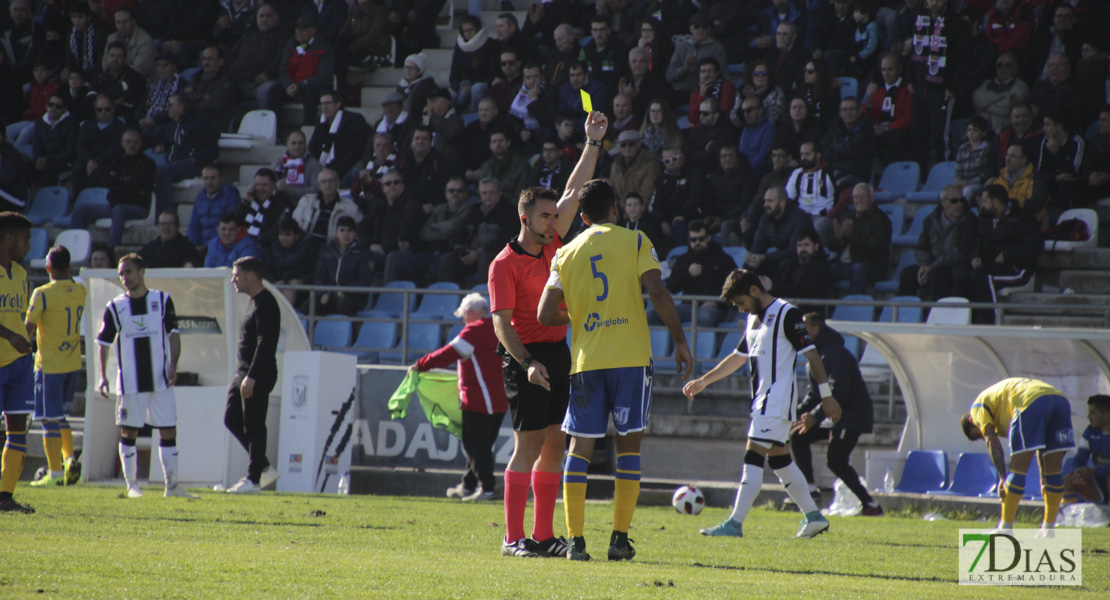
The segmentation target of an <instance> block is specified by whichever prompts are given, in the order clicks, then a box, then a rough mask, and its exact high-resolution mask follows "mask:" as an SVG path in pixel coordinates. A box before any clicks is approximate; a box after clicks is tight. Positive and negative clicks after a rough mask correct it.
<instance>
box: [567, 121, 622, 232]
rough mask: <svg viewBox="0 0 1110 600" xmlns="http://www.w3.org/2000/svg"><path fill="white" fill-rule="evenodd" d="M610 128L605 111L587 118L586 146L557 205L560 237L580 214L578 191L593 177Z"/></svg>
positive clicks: (568, 229)
mask: <svg viewBox="0 0 1110 600" xmlns="http://www.w3.org/2000/svg"><path fill="white" fill-rule="evenodd" d="M608 128H609V119H608V117H606V116H605V115H604V114H603V113H600V112H597V111H594V112H592V113H590V116H589V117H587V118H586V147H585V148H583V149H582V156H580V157H579V158H578V164H576V165H575V166H574V170H573V171H571V172H570V177H569V178H568V179H567V187H566V189H565V190H564V191H563V197H562V198H560V199H559V202H558V204H556V205H555V206H556V208H558V210H559V221H558V223H557V224H556V226H555V229H556V231H558V233H559V238H565V237H566V236H567V234H568V233H569V232H570V226H571V223H573V222H574V215H576V214H578V192H580V191H581V190H582V185H583V184H585V183H586V182H587V181H589V180H591V179H593V176H594V167H596V166H597V155H598V153H600V152H601V139H602V138H604V137H605V131H606V130H607V129H608Z"/></svg>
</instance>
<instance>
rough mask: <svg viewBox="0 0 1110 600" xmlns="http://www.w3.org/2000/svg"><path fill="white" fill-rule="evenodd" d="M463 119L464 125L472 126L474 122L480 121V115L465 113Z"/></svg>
mask: <svg viewBox="0 0 1110 600" xmlns="http://www.w3.org/2000/svg"><path fill="white" fill-rule="evenodd" d="M461 117H462V120H463V125H470V124H471V123H473V122H474V121H477V120H478V113H463V114H462V115H461Z"/></svg>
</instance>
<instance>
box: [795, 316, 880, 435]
mask: <svg viewBox="0 0 1110 600" xmlns="http://www.w3.org/2000/svg"><path fill="white" fill-rule="evenodd" d="M813 343H814V345H815V346H817V353H818V354H820V355H821V362H822V363H824V365H825V373H826V374H827V375H828V381H829V385H831V386H832V392H833V398H836V401H837V403H839V404H840V410H841V411H842V415H841V417H840V420H839V421H837V422H836V424H834V425H833V430H834V431H839V430H841V429H851V430H852V431H858V432H860V433H871V430H872V429H873V427H874V424H875V415H874V412H873V409H872V407H871V394H869V393H868V392H867V384H866V383H864V382H863V375H862V374H860V372H859V364H858V363H857V362H856V357H855V356H852V353H851V352H849V351H848V349H847V348H845V347H844V336H842V335H840V334H839V333H837V331H836V330H835V329H832V328H830V327H829V326H828V325H825V326H824V327H822V328H821V333H819V334H817V339H816V340H814V341H813ZM806 372H808V373H809V393H808V394H806V397H805V400H803V401H802V405H801V406H799V407H798V412H800V413H811V414H813V416H815V417H817V422H818V423H820V422H821V421H822V420H824V418H825V411H824V410H822V408H821V398H820V394H819V393H817V381H816V380H814V379H813V372H812V371H811V370H810V369H809V368H808V367H807V368H806Z"/></svg>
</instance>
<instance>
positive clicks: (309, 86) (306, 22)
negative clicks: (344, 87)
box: [267, 15, 335, 125]
mask: <svg viewBox="0 0 1110 600" xmlns="http://www.w3.org/2000/svg"><path fill="white" fill-rule="evenodd" d="M334 72H335V51H334V50H332V47H331V46H329V45H327V43H325V42H323V41H322V40H320V38H319V37H317V35H316V20H315V18H314V17H311V16H304V15H302V16H301V17H299V18H298V19H297V25H296V27H295V28H294V30H293V38H292V39H290V40H289V43H288V44H286V47H285V56H283V57H282V59H281V66H280V67H279V68H278V85H276V86H274V87H272V88H270V97H269V102H268V103H267V104H268V108H270V109H271V110H280V108H281V104H282V102H284V101H285V100H286V99H287V98H294V99H298V100H300V101H301V105H302V106H303V107H304V121H303V122H302V123H301V124H302V125H317V124H318V123H317V122H316V121H317V119H318V115H319V113H318V112H317V109H318V107H319V105H320V94H321V92H323V91H324V90H327V89H329V88H330V87H331V85H332V75H333V74H334Z"/></svg>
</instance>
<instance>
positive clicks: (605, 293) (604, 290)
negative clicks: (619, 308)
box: [590, 254, 609, 302]
mask: <svg viewBox="0 0 1110 600" xmlns="http://www.w3.org/2000/svg"><path fill="white" fill-rule="evenodd" d="M601 257H602V255H601V254H598V255H597V256H591V257H590V268H591V269H593V272H594V279H600V280H601V295H600V296H598V297H597V301H598V302H601V301H603V300H605V299H606V298H608V297H609V278H608V277H606V276H605V273H602V272H601V271H600V270H598V268H597V263H598V262H599V261H601Z"/></svg>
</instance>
